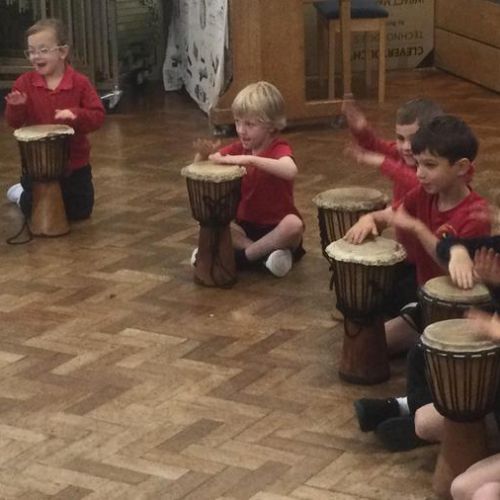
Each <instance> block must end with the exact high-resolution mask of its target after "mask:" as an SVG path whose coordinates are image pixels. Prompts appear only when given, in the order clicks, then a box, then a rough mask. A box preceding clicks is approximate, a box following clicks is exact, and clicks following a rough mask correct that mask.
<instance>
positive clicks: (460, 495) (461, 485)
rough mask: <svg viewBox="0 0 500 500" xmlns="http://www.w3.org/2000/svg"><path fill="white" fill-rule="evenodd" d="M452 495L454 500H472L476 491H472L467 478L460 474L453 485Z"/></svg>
mask: <svg viewBox="0 0 500 500" xmlns="http://www.w3.org/2000/svg"><path fill="white" fill-rule="evenodd" d="M450 493H451V497H452V498H453V500H470V498H471V497H472V494H473V493H474V491H471V485H470V482H469V481H468V480H467V477H466V476H465V475H464V474H460V475H459V476H457V477H456V478H455V479H454V480H453V482H452V483H451V488H450Z"/></svg>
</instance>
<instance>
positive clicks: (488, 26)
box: [435, 0, 500, 47]
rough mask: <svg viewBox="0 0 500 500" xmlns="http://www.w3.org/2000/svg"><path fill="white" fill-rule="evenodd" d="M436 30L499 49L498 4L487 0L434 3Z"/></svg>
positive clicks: (499, 10) (445, 0)
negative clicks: (451, 4) (451, 6)
mask: <svg viewBox="0 0 500 500" xmlns="http://www.w3.org/2000/svg"><path fill="white" fill-rule="evenodd" d="M435 23H436V28H440V29H443V30H446V31H450V32H452V33H456V34H458V35H462V36H464V37H467V38H471V39H473V40H477V41H479V42H483V43H486V44H488V45H493V46H494V47H500V3H495V2H491V1H488V0H453V8H450V0H437V1H436V21H435Z"/></svg>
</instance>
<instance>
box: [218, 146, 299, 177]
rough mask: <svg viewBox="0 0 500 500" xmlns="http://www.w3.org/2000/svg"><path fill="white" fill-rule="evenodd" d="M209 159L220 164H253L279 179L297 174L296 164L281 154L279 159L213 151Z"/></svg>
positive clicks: (289, 157) (243, 165)
mask: <svg viewBox="0 0 500 500" xmlns="http://www.w3.org/2000/svg"><path fill="white" fill-rule="evenodd" d="M209 159H210V160H212V161H214V162H216V163H221V164H230V165H240V166H242V167H246V166H250V165H251V166H253V167H256V168H260V169H261V170H264V171H265V172H267V173H268V174H272V175H275V176H276V177H280V178H281V179H286V180H292V179H293V178H294V177H295V176H296V175H297V171H298V169H297V165H296V164H295V162H294V161H293V158H292V157H291V156H282V157H281V158H279V159H274V158H264V157H263V156H254V155H225V156H224V155H222V154H220V153H215V154H212V155H210V156H209Z"/></svg>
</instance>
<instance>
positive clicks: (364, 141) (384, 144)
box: [342, 100, 397, 156]
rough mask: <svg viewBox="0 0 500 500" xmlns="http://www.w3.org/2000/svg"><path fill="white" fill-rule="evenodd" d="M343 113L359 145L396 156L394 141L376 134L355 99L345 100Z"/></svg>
mask: <svg viewBox="0 0 500 500" xmlns="http://www.w3.org/2000/svg"><path fill="white" fill-rule="evenodd" d="M342 113H343V114H344V115H345V117H346V120H347V124H348V126H349V130H350V131H351V133H352V135H353V136H354V138H355V139H356V142H357V143H358V144H359V146H361V147H362V148H364V149H367V150H369V151H374V152H377V153H381V154H383V155H389V156H394V155H396V154H397V149H396V147H395V145H394V142H393V141H384V140H382V139H379V138H378V137H377V136H376V135H375V133H374V132H373V130H372V129H371V128H370V127H369V125H368V121H367V120H366V117H365V115H364V114H363V113H362V112H361V111H360V110H359V109H358V108H357V107H356V105H355V103H354V101H352V100H345V101H343V102H342Z"/></svg>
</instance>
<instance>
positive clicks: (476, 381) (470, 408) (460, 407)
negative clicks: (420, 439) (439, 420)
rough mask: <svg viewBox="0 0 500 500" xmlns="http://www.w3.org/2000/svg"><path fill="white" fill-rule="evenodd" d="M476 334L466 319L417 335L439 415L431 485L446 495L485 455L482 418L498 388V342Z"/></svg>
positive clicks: (491, 407) (499, 377) (489, 407)
mask: <svg viewBox="0 0 500 500" xmlns="http://www.w3.org/2000/svg"><path fill="white" fill-rule="evenodd" d="M478 333H480V332H478V330H477V326H476V324H475V323H474V322H473V321H472V320H469V319H449V320H445V321H439V322H437V323H433V324H432V325H429V326H428V327H427V328H426V329H425V330H424V333H423V334H422V336H421V339H420V346H421V348H422V349H423V350H424V354H425V362H426V375H427V380H428V382H429V386H430V388H431V392H432V397H433V402H434V406H435V407H436V409H437V410H438V411H439V413H441V415H443V416H444V417H445V420H444V431H443V439H442V442H441V449H440V453H439V457H438V461H437V464H436V468H435V471H434V478H433V487H434V490H435V491H436V493H438V494H439V495H442V496H444V497H446V498H449V497H450V486H451V483H452V481H453V479H454V478H455V477H456V476H457V475H459V474H461V473H462V472H464V471H465V470H466V469H467V468H468V467H469V466H471V465H472V464H473V463H475V462H477V461H478V460H481V459H482V458H485V457H486V456H487V454H488V449H487V442H486V428H485V423H484V417H485V416H486V414H488V413H490V412H491V411H493V408H494V405H495V399H496V395H497V391H498V388H499V381H500V346H498V345H496V344H494V343H492V342H490V341H488V340H480V339H478V336H477V335H478Z"/></svg>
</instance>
